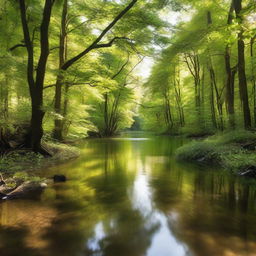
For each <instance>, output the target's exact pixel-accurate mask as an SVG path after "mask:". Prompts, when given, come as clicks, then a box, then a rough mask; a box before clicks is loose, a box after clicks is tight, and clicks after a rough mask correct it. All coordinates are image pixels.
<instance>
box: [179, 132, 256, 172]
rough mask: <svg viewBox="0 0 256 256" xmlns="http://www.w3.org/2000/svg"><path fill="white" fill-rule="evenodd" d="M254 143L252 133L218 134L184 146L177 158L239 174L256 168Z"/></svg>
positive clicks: (254, 134)
mask: <svg viewBox="0 0 256 256" xmlns="http://www.w3.org/2000/svg"><path fill="white" fill-rule="evenodd" d="M254 141H255V142H256V133H253V132H250V131H244V130H239V131H233V132H228V133H223V134H217V135H214V136H211V137H208V138H206V139H204V140H202V141H192V142H191V143H189V144H186V145H184V146H182V147H181V148H179V149H178V150H177V152H176V157H177V159H178V160H182V161H190V162H191V161H196V162H200V163H207V164H215V165H220V166H222V167H223V168H225V169H228V170H231V171H233V172H238V171H241V170H245V169H246V168H248V167H250V166H256V154H255V153H256V152H255V149H254V150H253V148H254V146H253V145H252V146H251V143H252V142H254ZM248 145H249V146H248ZM248 148H250V149H248Z"/></svg>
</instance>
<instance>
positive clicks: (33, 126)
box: [19, 0, 55, 154]
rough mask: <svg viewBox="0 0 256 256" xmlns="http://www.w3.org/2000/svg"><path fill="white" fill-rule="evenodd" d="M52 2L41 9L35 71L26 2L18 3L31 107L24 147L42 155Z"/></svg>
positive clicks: (32, 41) (43, 151)
mask: <svg viewBox="0 0 256 256" xmlns="http://www.w3.org/2000/svg"><path fill="white" fill-rule="evenodd" d="M54 2H55V1H54V0H45V4H44V7H43V16H42V21H41V25H40V55H39V58H38V62H37V67H36V71H35V68H34V64H35V58H36V57H35V54H34V38H33V35H31V31H30V29H29V24H28V20H29V19H28V17H27V6H26V1H25V0H20V1H19V6H20V16H21V23H22V29H23V35H24V42H25V45H26V49H27V81H28V85H29V92H30V97H31V105H32V115H31V122H30V131H29V136H28V138H27V141H26V145H27V146H28V147H31V148H32V150H34V151H35V152H38V153H42V154H49V153H48V152H47V151H46V150H45V149H44V148H43V147H42V144H41V139H42V136H43V118H44V115H45V111H44V110H43V88H44V79H45V71H46V64H47V59H48V56H49V25H50V19H51V12H52V7H53V4H54Z"/></svg>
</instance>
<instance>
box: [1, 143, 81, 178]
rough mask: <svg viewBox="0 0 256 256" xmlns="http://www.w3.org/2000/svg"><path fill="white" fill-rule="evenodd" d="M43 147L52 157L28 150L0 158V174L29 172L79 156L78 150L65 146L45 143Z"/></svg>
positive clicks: (10, 153)
mask: <svg viewBox="0 0 256 256" xmlns="http://www.w3.org/2000/svg"><path fill="white" fill-rule="evenodd" d="M44 147H45V148H46V149H47V151H48V152H49V153H50V154H51V155H52V156H51V157H43V156H42V155H40V154H36V153H34V152H32V151H29V150H14V151H11V152H9V153H8V154H6V155H4V156H2V157H1V158H0V172H1V173H2V174H5V175H12V174H14V173H16V172H20V171H24V172H31V171H34V170H37V169H42V168H46V167H49V166H52V165H55V164H58V163H61V162H64V161H67V160H70V159H74V158H76V157H78V156H79V150H78V149H77V148H76V147H74V146H70V145H67V144H61V143H53V142H47V143H44Z"/></svg>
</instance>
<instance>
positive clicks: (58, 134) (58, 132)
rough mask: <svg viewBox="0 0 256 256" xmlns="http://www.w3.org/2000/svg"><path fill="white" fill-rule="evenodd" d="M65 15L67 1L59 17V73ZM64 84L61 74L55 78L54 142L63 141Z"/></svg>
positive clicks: (63, 46) (61, 62) (64, 44)
mask: <svg viewBox="0 0 256 256" xmlns="http://www.w3.org/2000/svg"><path fill="white" fill-rule="evenodd" d="M67 13H68V0H64V2H63V9H62V15H61V31H60V36H59V47H60V48H59V70H60V71H61V67H62V66H63V65H64V63H65V61H66V54H65V53H66V49H65V48H66V37H67V31H66V29H67ZM63 82H64V77H63V74H62V73H60V74H59V75H58V77H57V81H56V85H55V97H54V99H55V102H54V109H55V112H56V113H57V114H58V115H59V117H57V118H55V120H54V130H53V138H54V139H56V140H63V134H62V130H63V120H62V119H61V118H60V116H61V115H62V109H61V105H62V104H61V99H62V86H63Z"/></svg>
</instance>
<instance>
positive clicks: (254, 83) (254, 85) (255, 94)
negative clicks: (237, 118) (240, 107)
mask: <svg viewBox="0 0 256 256" xmlns="http://www.w3.org/2000/svg"><path fill="white" fill-rule="evenodd" d="M255 38H256V37H253V38H251V41H250V55H251V72H252V91H253V117H254V127H256V79H255V64H254V49H253V47H254V42H255Z"/></svg>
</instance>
